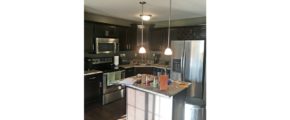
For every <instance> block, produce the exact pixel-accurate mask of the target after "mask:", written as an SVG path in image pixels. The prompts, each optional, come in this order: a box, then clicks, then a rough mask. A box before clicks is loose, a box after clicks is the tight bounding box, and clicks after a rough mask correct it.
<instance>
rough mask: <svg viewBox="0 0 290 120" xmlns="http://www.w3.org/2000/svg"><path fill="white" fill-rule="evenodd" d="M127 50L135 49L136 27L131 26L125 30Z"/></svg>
mask: <svg viewBox="0 0 290 120" xmlns="http://www.w3.org/2000/svg"><path fill="white" fill-rule="evenodd" d="M127 37H128V42H127V44H128V50H133V51H134V50H137V27H136V26H131V27H130V28H129V30H128V32H127Z"/></svg>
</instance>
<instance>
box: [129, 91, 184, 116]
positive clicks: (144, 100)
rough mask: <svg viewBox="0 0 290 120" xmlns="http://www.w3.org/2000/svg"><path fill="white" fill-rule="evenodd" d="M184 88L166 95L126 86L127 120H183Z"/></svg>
mask: <svg viewBox="0 0 290 120" xmlns="http://www.w3.org/2000/svg"><path fill="white" fill-rule="evenodd" d="M185 96H186V90H185V89H184V90H181V91H179V92H178V93H176V94H173V95H166V94H162V93H158V92H154V91H150V90H146V89H142V88H139V87H137V86H128V87H127V120H183V119H184V101H185Z"/></svg>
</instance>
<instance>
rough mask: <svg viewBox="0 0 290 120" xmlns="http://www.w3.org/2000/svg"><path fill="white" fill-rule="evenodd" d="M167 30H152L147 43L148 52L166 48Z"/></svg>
mask: <svg viewBox="0 0 290 120" xmlns="http://www.w3.org/2000/svg"><path fill="white" fill-rule="evenodd" d="M167 31H168V30H167V29H164V28H160V29H154V30H153V32H152V34H151V35H152V36H151V41H150V42H149V46H150V50H153V51H162V50H164V49H165V48H166V47H167Z"/></svg>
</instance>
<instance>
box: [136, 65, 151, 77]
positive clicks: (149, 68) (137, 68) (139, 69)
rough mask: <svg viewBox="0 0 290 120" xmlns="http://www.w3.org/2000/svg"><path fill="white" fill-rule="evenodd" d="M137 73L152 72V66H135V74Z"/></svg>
mask: <svg viewBox="0 0 290 120" xmlns="http://www.w3.org/2000/svg"><path fill="white" fill-rule="evenodd" d="M137 74H153V67H135V75H137Z"/></svg>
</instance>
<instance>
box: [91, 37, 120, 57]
mask: <svg viewBox="0 0 290 120" xmlns="http://www.w3.org/2000/svg"><path fill="white" fill-rule="evenodd" d="M95 52H96V54H101V53H117V52H119V40H118V39H117V38H96V41H95Z"/></svg>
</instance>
